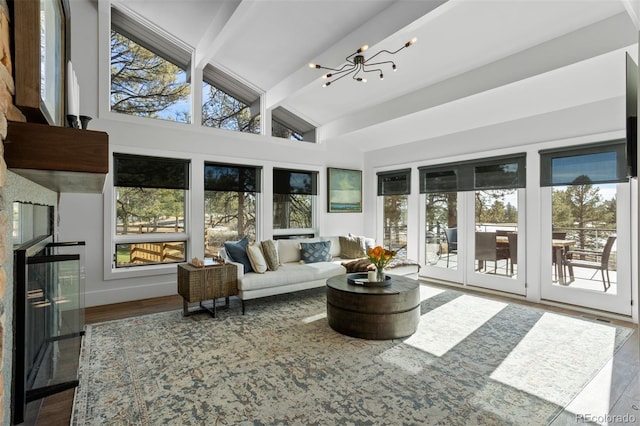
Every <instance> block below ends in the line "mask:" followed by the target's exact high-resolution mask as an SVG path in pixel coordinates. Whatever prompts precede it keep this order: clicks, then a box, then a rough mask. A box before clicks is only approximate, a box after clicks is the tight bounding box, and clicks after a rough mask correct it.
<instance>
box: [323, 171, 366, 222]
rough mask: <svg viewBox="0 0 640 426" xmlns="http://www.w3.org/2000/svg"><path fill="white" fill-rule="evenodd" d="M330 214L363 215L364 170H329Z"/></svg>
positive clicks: (328, 195)
mask: <svg viewBox="0 0 640 426" xmlns="http://www.w3.org/2000/svg"><path fill="white" fill-rule="evenodd" d="M327 210H328V212H329V213H362V170H350V169H339V168H334V167H328V168H327Z"/></svg>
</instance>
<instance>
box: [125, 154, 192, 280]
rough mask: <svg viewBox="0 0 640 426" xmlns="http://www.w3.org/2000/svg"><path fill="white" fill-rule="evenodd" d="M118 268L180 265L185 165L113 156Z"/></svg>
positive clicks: (183, 245)
mask: <svg viewBox="0 0 640 426" xmlns="http://www.w3.org/2000/svg"><path fill="white" fill-rule="evenodd" d="M113 157H114V158H113V163H114V178H113V179H114V182H113V186H114V191H115V200H116V203H115V204H116V205H115V209H116V214H115V218H116V223H115V234H116V235H115V236H114V253H113V255H114V263H115V267H116V268H122V267H131V266H142V265H150V264H162V263H173V262H184V261H185V260H186V254H187V253H186V240H187V236H186V233H185V226H186V224H185V206H186V196H187V190H188V189H189V161H187V160H178V159H172V158H159V157H145V156H138V155H128V154H114V155H113Z"/></svg>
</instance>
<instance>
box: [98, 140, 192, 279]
mask: <svg viewBox="0 0 640 426" xmlns="http://www.w3.org/2000/svg"><path fill="white" fill-rule="evenodd" d="M116 155H122V156H123V157H130V158H135V157H147V158H159V159H165V160H171V161H176V162H179V161H181V162H184V163H187V164H188V166H187V174H186V176H185V179H186V180H187V185H188V188H187V189H183V190H184V228H183V231H182V232H174V233H147V234H127V235H118V234H117V224H116V222H117V217H118V215H117V211H116V209H117V202H116V199H117V198H116V197H117V188H118V187H116V186H115V185H114V183H115V179H114V177H115V176H114V175H115V163H116V161H115V156H116ZM161 155H162V153H154V155H147V154H138V153H129V152H117V153H116V152H113V153H112V154H111V155H110V158H109V161H110V167H109V169H110V170H111V179H107V182H106V183H105V191H104V196H103V199H104V205H105V216H108V219H109V221H108V222H107V221H106V220H105V229H104V253H105V254H106V255H105V256H104V268H103V279H104V280H105V281H109V280H114V279H122V278H131V277H142V276H151V275H166V274H170V273H173V272H175V268H176V264H178V263H179V262H171V263H157V264H149V265H137V266H122V267H117V266H116V252H117V245H118V244H132V243H154V242H184V244H185V261H187V260H188V259H189V254H190V253H191V252H192V251H193V250H192V247H191V238H190V237H189V234H190V230H191V224H190V220H189V219H190V218H191V214H190V209H191V187H192V185H191V175H192V173H193V162H192V159H191V158H188V157H175V156H171V157H170V156H169V154H168V155H167V156H165V157H162V156H161Z"/></svg>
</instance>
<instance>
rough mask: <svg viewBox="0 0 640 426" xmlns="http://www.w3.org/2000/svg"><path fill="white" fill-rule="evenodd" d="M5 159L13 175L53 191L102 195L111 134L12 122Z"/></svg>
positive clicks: (6, 142) (5, 148) (9, 124)
mask: <svg viewBox="0 0 640 426" xmlns="http://www.w3.org/2000/svg"><path fill="white" fill-rule="evenodd" d="M4 159H5V161H6V163H7V167H8V168H9V170H11V171H12V172H14V173H16V174H19V175H21V176H23V177H25V178H27V179H29V180H32V181H34V182H36V183H38V184H40V185H42V186H44V187H45V188H49V189H51V190H53V191H56V192H84V193H102V188H103V186H104V181H105V178H106V174H107V173H108V172H109V135H108V134H107V133H105V132H98V131H93V130H82V129H73V128H70V127H58V126H49V125H46V124H37V123H20V122H13V121H10V122H9V123H8V131H7V138H6V140H5V141H4Z"/></svg>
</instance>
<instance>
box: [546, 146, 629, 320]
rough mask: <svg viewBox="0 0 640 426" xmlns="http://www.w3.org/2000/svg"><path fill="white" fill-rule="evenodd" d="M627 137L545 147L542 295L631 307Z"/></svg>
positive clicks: (607, 307)
mask: <svg viewBox="0 0 640 426" xmlns="http://www.w3.org/2000/svg"><path fill="white" fill-rule="evenodd" d="M624 158H625V153H624V143H623V142H622V141H613V142H606V143H601V144H595V145H586V146H579V147H572V148H565V149H556V150H549V151H543V152H541V166H542V184H543V188H542V206H541V211H542V218H543V221H544V229H545V232H544V233H543V239H542V245H543V250H542V251H543V255H542V258H541V259H542V266H543V269H542V270H543V275H542V276H543V279H542V288H541V295H542V298H543V299H547V300H552V301H558V302H563V303H571V304H573V305H579V306H585V307H589V308H594V309H600V310H604V311H609V312H616V313H620V314H624V315H630V314H631V285H630V283H631V276H630V264H629V259H630V256H629V255H625V254H626V253H630V250H631V248H630V247H631V240H630V232H629V230H630V229H631V226H630V225H631V219H630V208H631V207H630V204H631V203H630V199H631V189H630V186H631V185H630V184H629V183H628V179H627V178H626V173H625V171H626V170H625V166H626V164H625V162H624Z"/></svg>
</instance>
